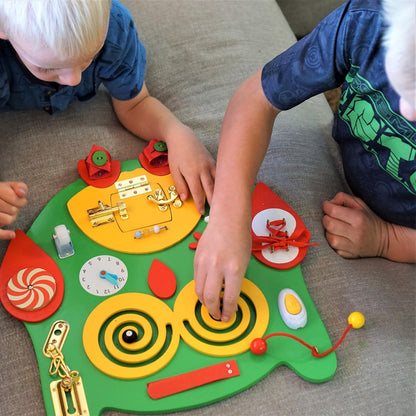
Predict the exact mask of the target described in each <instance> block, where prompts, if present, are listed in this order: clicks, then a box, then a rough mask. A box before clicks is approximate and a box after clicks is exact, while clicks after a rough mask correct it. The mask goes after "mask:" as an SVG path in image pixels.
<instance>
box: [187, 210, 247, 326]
mask: <svg viewBox="0 0 416 416" xmlns="http://www.w3.org/2000/svg"><path fill="white" fill-rule="evenodd" d="M248 218H249V219H250V217H248ZM221 221H222V223H218V224H215V223H214V218H212V216H210V220H209V223H208V225H207V227H206V229H205V231H204V233H203V234H202V237H201V238H200V239H199V241H198V245H197V249H196V253H195V258H194V279H195V292H196V294H197V296H198V298H199V300H200V301H201V303H202V304H203V305H204V306H205V307H206V308H207V310H208V312H209V313H210V315H211V316H212V317H213V318H214V319H218V320H219V319H221V320H222V321H223V322H227V321H229V320H230V319H231V318H232V317H233V316H234V314H235V312H236V311H237V302H238V299H239V297H240V291H241V285H242V282H243V277H244V273H245V272H246V269H247V266H248V262H249V260H250V254H251V232H250V227H249V226H244V225H243V224H242V222H241V221H235V222H233V220H232V219H231V220H230V221H227V219H221ZM223 286H224V294H223V298H222V305H221V303H220V295H221V291H222V288H223Z"/></svg>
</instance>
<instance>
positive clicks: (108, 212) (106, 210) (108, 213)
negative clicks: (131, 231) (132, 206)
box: [87, 201, 129, 227]
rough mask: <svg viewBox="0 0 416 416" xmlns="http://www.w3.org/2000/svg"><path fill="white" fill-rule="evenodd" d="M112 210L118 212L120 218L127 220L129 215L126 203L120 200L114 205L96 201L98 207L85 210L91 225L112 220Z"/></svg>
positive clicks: (96, 225) (98, 224)
mask: <svg viewBox="0 0 416 416" xmlns="http://www.w3.org/2000/svg"><path fill="white" fill-rule="evenodd" d="M114 212H118V213H119V214H120V218H121V219H122V220H127V219H128V218H129V215H128V214H127V205H126V203H125V202H122V201H118V202H117V206H116V207H110V205H107V204H103V203H102V201H98V207H95V208H91V209H88V210H87V213H88V216H89V217H90V222H91V225H92V226H93V227H98V226H100V225H104V224H110V223H112V222H114V221H115V219H114V214H113V213H114Z"/></svg>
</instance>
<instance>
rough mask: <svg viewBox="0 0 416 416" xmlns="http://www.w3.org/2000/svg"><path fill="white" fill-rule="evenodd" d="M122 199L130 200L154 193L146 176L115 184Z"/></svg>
mask: <svg viewBox="0 0 416 416" xmlns="http://www.w3.org/2000/svg"><path fill="white" fill-rule="evenodd" d="M114 185H115V187H116V189H117V192H118V195H119V196H120V199H126V198H130V197H132V196H137V195H141V194H145V193H148V192H152V188H151V186H150V184H149V181H148V180H147V177H146V175H141V176H136V177H134V178H130V179H126V180H124V181H118V182H116V183H115V184H114Z"/></svg>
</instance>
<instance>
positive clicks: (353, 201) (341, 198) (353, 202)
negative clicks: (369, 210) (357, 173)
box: [329, 192, 361, 208]
mask: <svg viewBox="0 0 416 416" xmlns="http://www.w3.org/2000/svg"><path fill="white" fill-rule="evenodd" d="M329 202H332V203H333V204H336V205H340V206H345V207H349V208H360V207H361V205H360V204H359V203H358V201H357V198H355V197H353V196H351V195H349V194H346V193H345V192H338V193H337V194H336V195H335V197H334V198H333V199H332V200H331V201H329Z"/></svg>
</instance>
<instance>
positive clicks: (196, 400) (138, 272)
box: [0, 161, 337, 416]
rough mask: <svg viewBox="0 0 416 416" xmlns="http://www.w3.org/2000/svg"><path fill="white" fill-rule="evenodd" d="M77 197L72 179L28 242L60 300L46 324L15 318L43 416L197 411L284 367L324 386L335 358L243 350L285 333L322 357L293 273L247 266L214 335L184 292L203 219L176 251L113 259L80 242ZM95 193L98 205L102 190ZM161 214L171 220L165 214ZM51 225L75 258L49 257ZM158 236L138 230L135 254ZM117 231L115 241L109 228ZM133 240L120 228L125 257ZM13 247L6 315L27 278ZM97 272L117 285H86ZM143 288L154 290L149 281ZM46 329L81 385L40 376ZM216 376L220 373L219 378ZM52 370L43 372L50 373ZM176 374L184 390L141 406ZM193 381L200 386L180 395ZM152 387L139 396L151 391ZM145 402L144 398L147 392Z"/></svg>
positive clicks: (275, 346) (281, 349)
mask: <svg viewBox="0 0 416 416" xmlns="http://www.w3.org/2000/svg"><path fill="white" fill-rule="evenodd" d="M121 166H122V172H123V173H124V174H125V175H126V176H127V177H129V176H132V177H133V176H134V177H135V176H136V170H137V169H139V168H140V167H141V166H140V164H139V162H138V161H128V162H123V163H122V165H121ZM168 176H170V175H168ZM86 188H87V185H86V184H85V183H84V182H83V181H82V180H81V179H79V180H77V181H76V182H74V183H73V184H71V185H69V186H68V187H67V188H65V189H63V190H62V191H61V192H60V193H58V194H57V195H56V196H55V197H54V198H53V199H52V200H51V201H50V202H49V203H48V204H47V206H46V207H45V208H44V210H43V211H42V212H41V214H40V215H39V217H38V218H37V219H36V220H35V222H34V223H33V225H32V227H31V228H30V230H29V231H28V233H27V237H28V238H29V239H30V240H31V241H32V242H33V243H34V244H35V245H36V247H37V248H39V249H40V250H42V252H44V253H46V255H47V257H49V259H51V260H52V261H53V262H54V263H55V264H56V266H57V268H58V269H59V270H60V272H61V273H62V279H63V280H62V281H61V280H59V279H56V282H55V286H56V287H55V289H54V290H55V291H56V294H55V296H59V293H58V292H59V290H61V291H62V302H61V303H60V302H59V304H57V305H55V306H54V307H53V308H52V306H51V305H52V303H50V305H49V307H50V308H52V309H50V312H49V313H48V315H49V316H47V317H45V318H44V319H43V316H41V318H39V319H34V320H35V321H38V322H30V321H31V319H30V318H29V319H25V317H27V316H29V317H30V316H31V311H27V310H25V311H24V312H23V318H22V315H19V313H17V314H16V315H17V317H18V318H19V319H24V321H25V326H26V329H27V331H28V333H29V335H30V337H31V340H32V342H33V346H34V350H35V352H36V356H37V360H38V365H39V371H40V382H41V385H42V390H43V395H44V401H45V406H46V411H47V414H48V415H49V416H53V415H55V414H56V413H55V412H56V406H58V408H63V409H64V411H65V412H67V413H63V414H71V412H73V411H74V408H77V410H78V411H79V412H80V414H82V415H88V414H90V415H94V416H95V415H97V416H98V415H100V414H101V413H102V412H103V411H104V410H106V409H116V410H119V411H123V412H127V413H128V412H130V413H138V414H140V413H144V414H148V413H155V414H157V413H167V412H173V411H178V410H183V409H190V408H194V407H200V406H204V405H207V404H210V403H213V402H216V401H219V400H222V399H225V398H227V397H230V396H232V395H235V394H237V393H240V392H242V391H243V390H245V389H247V388H249V387H250V386H252V385H253V384H255V383H256V382H258V381H259V380H261V379H262V378H264V377H266V376H267V374H268V373H270V372H271V371H272V370H273V369H275V368H276V367H279V366H281V365H285V366H288V367H290V368H291V369H292V370H293V371H294V372H296V373H297V374H298V375H299V376H300V377H302V378H304V379H306V380H308V381H311V382H324V381H327V380H329V379H330V378H331V377H332V376H333V375H334V373H335V370H336V366H337V361H336V356H335V353H331V354H329V355H327V356H326V357H323V358H317V357H314V356H312V355H311V352H310V350H309V349H307V348H305V347H304V346H303V345H301V344H299V343H297V342H295V341H294V340H293V339H290V338H286V337H279V338H273V340H270V341H269V346H268V349H267V351H266V352H265V353H264V354H263V355H255V354H253V353H252V352H251V351H250V343H251V341H252V340H253V339H254V338H258V337H263V336H265V335H267V334H270V333H274V332H285V333H289V334H293V335H295V336H297V337H299V338H301V339H303V340H304V341H305V342H307V343H308V344H311V345H314V346H317V347H318V348H319V350H321V351H324V350H327V349H329V348H331V346H332V344H331V340H330V339H329V337H328V334H327V332H326V330H325V327H324V324H323V323H322V321H321V319H320V317H319V314H318V312H317V310H316V308H315V306H314V304H313V301H312V299H311V297H310V296H309V293H308V290H307V287H306V285H305V282H304V280H303V276H302V271H301V266H300V265H299V264H298V265H296V266H294V267H292V268H290V269H287V270H279V269H275V268H272V267H269V266H267V265H265V264H263V263H262V262H260V261H259V260H258V259H257V258H255V257H254V256H252V258H251V260H250V263H249V266H248V269H247V272H246V280H245V282H244V284H243V290H242V294H241V298H240V303H239V310H238V312H237V314H236V317H235V319H234V321H233V322H232V323H231V324H227V325H225V324H224V325H223V324H222V323H218V322H217V321H214V320H213V319H212V318H211V317H209V316H207V314H206V312H204V308H203V307H201V305H200V303H199V302H198V301H197V299H196V295H195V294H194V291H193V286H192V285H193V283H192V282H193V257H194V253H195V252H194V250H191V249H190V248H189V244H191V243H194V244H195V243H196V239H195V237H194V232H199V233H202V232H203V231H204V228H205V226H206V222H205V221H204V219H203V218H199V219H197V221H196V222H195V225H193V226H192V227H191V229H189V230H187V231H186V233H185V235H181V236H180V239H179V241H177V242H176V243H173V244H171V243H169V244H168V246H167V247H164V248H163V249H161V250H156V251H153V252H141V253H140V254H137V253H134V252H133V253H131V252H125V251H123V252H122V251H118V250H116V249H114V246H113V244H112V243H111V244H109V245H107V244H104V245H103V244H100V243H99V242H100V240H99V239H98V241H99V242H96V241H93V239H91V238H89V237H88V236H87V235H86V234H85V233H84V232H83V231H82V230H81V228H80V227H79V226H78V225H77V223H76V222H75V221H74V219H73V215H71V213H70V211H69V210H68V206H67V204H68V201H70V200H71V199H72V198H73V197H74V196H75V195H77V194H78V193H80V192H82V191H84V192H85V189H86ZM94 192H95V191H94ZM99 192H103V195H104V194H106V193H108V189H106V188H104V189H103V190H102V191H99ZM94 197H95V196H94ZM188 203H189V204H191V203H192V202H188ZM87 205H88V203H87ZM129 205H131V204H130V201H128V200H126V206H127V211H128V212H129V215H130V216H133V213H135V214H134V215H140V214H139V212H140V210H132V209H130V210H129ZM80 208H82V210H83V212H84V211H85V216H86V218H87V219H88V217H87V213H86V211H87V210H88V209H90V208H92V207H91V206H82V207H80ZM158 209H159V206H158V205H155V210H156V211H157V210H158ZM168 209H169V210H172V212H173V210H175V209H176V208H174V207H169V208H168ZM177 209H182V208H177ZM157 212H158V213H159V211H157ZM119 213H120V212H119V211H117V212H116V213H113V215H114V216H116V215H119ZM158 215H159V214H158ZM110 216H111V215H110ZM171 217H172V218H173V217H174V214H172V215H171ZM171 217H170V218H171ZM120 222H121V220H120V219H117V220H116V221H115V223H116V225H117V224H118V223H120ZM156 222H157V221H156ZM59 224H65V226H66V227H67V228H68V229H69V231H70V237H71V241H72V244H73V248H74V251H75V254H74V255H72V256H70V257H67V258H63V259H61V258H59V256H58V253H57V249H56V246H55V243H54V240H53V238H52V235H53V234H54V228H55V227H56V226H57V225H59ZM161 225H162V226H161V227H160V228H161V229H160V230H159V229H158V230H157V231H158V233H156V232H151V231H152V230H153V229H151V230H150V231H149V228H148V229H146V230H144V231H146V232H145V233H143V237H142V238H141V239H140V240H141V241H140V244H145V245H146V238H147V239H150V238H151V239H156V241H157V238H159V237H160V236H162V234H163V233H169V232H170V229H169V226H167V227H166V229H163V228H162V227H163V224H161ZM111 226H113V225H111ZM100 227H107V225H106V224H104V225H101V226H100ZM152 227H153V225H152ZM145 228H146V226H145ZM117 229H119V230H121V229H120V227H119V226H118V225H117V227H116V228H115V230H117ZM135 231H137V230H134V229H129V233H130V234H129V235H128V237H126V238H129V239H130V240H129V243H128V246H130V244H131V245H134V244H135V243H137V241H136V240H138V239H137V238H134V237H132V235H133V234H134V232H135ZM159 231H160V232H159ZM113 232H114V233H116V232H118V231H113ZM119 232H120V233H124V232H125V231H124V230H121V231H119ZM110 235H111V233H110ZM126 235H127V234H126ZM25 238H26V237H25ZM110 238H111V237H110ZM19 241H20V239H17V240H16V242H14V243H13V242H12V243H11V244H10V247H9V250H8V252H7V253H6V256H5V259H4V262H3V265H2V268H1V269H0V295H1V300H2V302H3V304H5V306H6V304H7V303H8V300H7V299H6V298H7V293H6V292H7V287H8V282H9V280H10V279H11V278H12V276H15V275H16V273H18V271H19V270H22V269H24V268H28V269H29V267H28V266H29V264H27V263H25V260H24V256H22V255H21V253H20V256H17V257H16V256H13V254H11V253H9V251H11V250H19V246H18V245H19ZM25 241H26V240H25ZM161 241H162V240H161ZM25 244H26V243H25ZM25 247H26V246H25ZM28 251H30V249H29V250H28ZM139 251H143V250H139ZM36 259H38V260H36ZM155 259H156V260H157V261H158V262H159V263H161V264H163V267H166V269H167V270H169V271H170V272H171V273H172V274H173V275H174V276H175V279H176V290H174V294H173V295H172V296H170V297H167V298H161V297H158V296H157V295H155V294H154V292H153V291H152V290H151V288H150V286H149V280H148V279H149V272H150V271H151V269H152V265H154V262H155ZM51 260H49V261H51ZM34 262H35V263H36V262H38V263H39V264H37V265H36V266H37V267H39V268H42V269H45V270H47V271H48V270H50V269H51V268H52V266H50V263H47V264H46V265H45V263H44V262H43V260H42V257H41V256H38V255H37V254H34V255H32V259H31V262H30V265H31V266H33V265H34V264H33V263H34ZM103 265H104V266H103ZM87 269H88V270H87ZM102 269H105V271H106V272H108V273H109V274H110V275H112V276H113V277H114V276H116V280H118V281H117V282H116V284H114V281H113V282H111V280H106V279H102V277H100V276H98V275H97V270H100V271H101V270H102ZM85 270H87V272H85ZM85 273H87V274H86V275H87V277H88V279H92V286H93V288H91V286H88V284H89V283H91V281H88V279H87V282H85V280H84V281H83V276H84V275H85ZM88 273H90V274H88ZM50 274H52V275H53V274H54V273H50ZM172 274H171V275H170V277H171V278H172ZM91 276H92V277H91ZM153 277H154V278H156V279H158V276H153ZM160 278H161V279H162V277H160ZM62 282H64V283H62ZM94 282H95V283H94ZM97 282H98V283H97ZM95 284H96V285H97V287H95V286H94V285H95ZM103 285H104V286H103ZM105 285H107V286H105ZM161 286H162V287H163V284H162V285H161ZM283 289H292V290H294V291H295V292H296V294H297V295H298V296H299V298H300V299H301V301H302V302H303V307H304V308H305V309H306V311H307V323H306V325H305V326H304V327H303V328H299V329H296V330H294V329H290V328H288V327H287V325H286V324H285V323H284V322H283V319H282V316H281V314H280V312H279V308H278V300H277V299H278V295H279V293H280V292H281V291H282V290H283ZM94 290H96V293H94ZM46 308H47V306H46ZM6 309H8V310H9V311H10V309H12V312H13V306H10V305H8V306H7V307H6ZM51 311H52V312H51ZM12 314H13V313H12ZM16 315H15V316H16ZM35 316H36V317H37V315H35ZM57 322H58V323H57ZM59 322H60V323H59ZM62 322H63V324H62ZM54 325H60V326H58V327H57V326H55V327H54ZM62 325H63V326H62ZM51 328H54V329H53V330H52V335H51V336H52V338H57V339H58V346H59V351H60V352H61V353H62V354H63V357H64V363H65V365H66V366H67V367H69V368H70V369H71V371H77V372H79V375H80V377H81V380H82V383H78V384H75V387H73V388H72V389H69V390H68V391H64V392H62V391H61V393H59V391H58V392H57V390H56V389H57V388H58V387H57V383H58V384H59V382H60V381H61V379H62V377H60V376H59V374H58V373H56V374H52V375H51V374H50V368H51V364H52V361H53V360H52V358H51V356H47V354H45V353H44V349H45V342H46V340H47V339H48V336H50V335H49V334H50V331H51ZM201 328H202V329H201ZM128 330H130V332H128V334H130V335H131V334H133V336H132V338H130V339H129V338H128V336H127V340H125V339H124V338H123V336H122V335H123V334H126V333H127V332H126V331H128ZM160 338H162V340H161V339H160ZM145 339H146V341H145ZM155 345H156V346H155ZM109 350H110V351H109ZM51 355H52V353H51ZM222 365H224V366H225V370H224V368H222V369H220V370H219V369H218V366H220V367H221V366H222ZM230 366H231V367H230ZM55 367H59V365H55ZM55 367H54V365H52V369H54V368H55ZM62 368H65V367H64V366H61V367H60V369H62ZM195 370H200V371H199V372H198V371H196V372H195ZM224 371H225V372H226V373H225V375H224ZM60 372H61V371H60ZM231 373H232V374H231ZM178 375H182V378H181V379H180V380H181V382H182V383H184V385H185V386H188V387H187V388H186V389H185V388H184V390H185V391H182V392H177V393H176V392H173V393H172V394H167V395H166V396H164V397H161V398H152V397H150V395H149V392H148V386H149V385H150V386H152V388H153V387H154V388H155V389H156V390H157V388H158V383H155V382H157V381H159V380H165V379H168V380H166V381H165V382H162V385H163V388H164V389H165V390H166V389H167V391H168V392H169V391H170V388H171V387H172V389H173V390H175V388H177V385H178V379H173V380H172V381H169V378H170V377H173V376H178ZM203 380H205V382H206V383H207V384H204V385H201V386H198V387H194V388H191V387H192V386H194V385H195V386H197V385H198V384H201V383H202V382H203ZM213 380H217V381H213ZM51 383H52V384H51ZM22 388H24V387H22ZM152 388H149V391H153V390H152ZM71 391H72V392H74V391H76V392H77V395H78V396H81V399H80V398H79V397H78V396H77V397H74V396H73V395H71ZM78 393H79V394H78ZM242 394H244V393H242ZM84 396H85V397H84ZM152 396H153V397H155V396H154V394H153V393H152ZM54 400H55V402H56V401H58V402H59V403H60V404H56V403H55V408H54V404H53V401H54ZM78 400H81V402H80V403H79V402H78ZM65 401H67V402H68V403H65ZM62 403H63V404H62ZM65 408H66V410H65Z"/></svg>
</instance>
